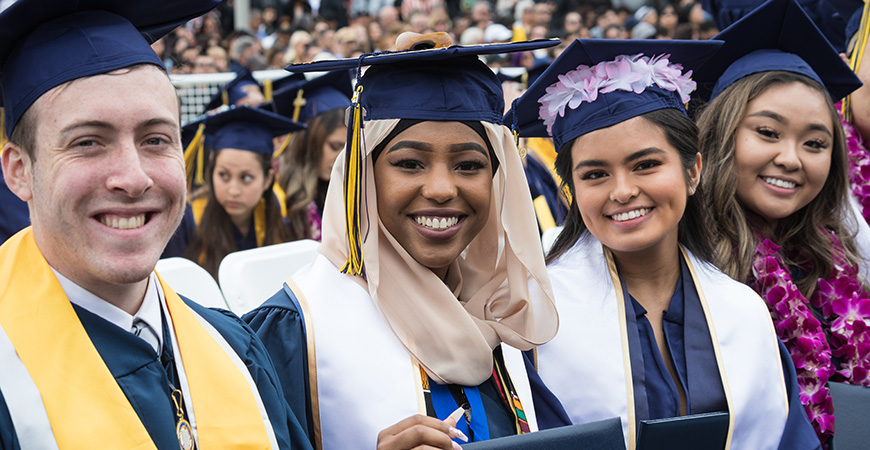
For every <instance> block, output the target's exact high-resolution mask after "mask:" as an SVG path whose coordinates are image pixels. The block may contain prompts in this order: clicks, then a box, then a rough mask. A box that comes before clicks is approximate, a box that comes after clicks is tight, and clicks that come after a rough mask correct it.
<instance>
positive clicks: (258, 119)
mask: <svg viewBox="0 0 870 450" xmlns="http://www.w3.org/2000/svg"><path fill="white" fill-rule="evenodd" d="M200 124H204V125H205V135H206V142H207V143H208V144H207V146H208V147H211V148H213V149H215V150H220V149H225V148H234V149H237V150H247V151H250V152H254V153H267V154H269V155H271V154H272V151H273V146H272V138H273V137H275V136H283V135H285V134H287V133H290V132H293V131H297V130H301V129H303V128H305V125H303V124H301V123H299V122H294V121H292V120H290V119H287V118H285V117H283V116H280V115H278V114H275V113H272V112H269V111H266V110H263V109H259V108H251V107H249V106H239V107H234V108H232V107H231V108H229V109H227V110H226V111H222V112H219V113H217V114H214V115H207V116H205V117H203V118H200V119H199V120H197V121H194V122H191V123H189V124H187V125H185V126H184V129H185V130H190V129H191V128H193V129H195V128H196V127H198V126H199V125H200Z"/></svg>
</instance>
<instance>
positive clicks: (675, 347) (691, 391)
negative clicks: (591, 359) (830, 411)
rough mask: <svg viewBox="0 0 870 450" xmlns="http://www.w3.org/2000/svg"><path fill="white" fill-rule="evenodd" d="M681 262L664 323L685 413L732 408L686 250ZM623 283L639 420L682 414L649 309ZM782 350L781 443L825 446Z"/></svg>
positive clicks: (790, 448)
mask: <svg viewBox="0 0 870 450" xmlns="http://www.w3.org/2000/svg"><path fill="white" fill-rule="evenodd" d="M680 267H681V272H680V278H679V281H678V282H677V286H676V289H675V290H674V294H673V295H672V297H671V300H670V304H669V306H668V310H667V311H666V312H665V314H664V316H663V329H664V336H665V340H666V341H667V349H668V351H669V353H670V357H671V361H672V362H673V365H674V371H675V372H676V374H677V378H678V379H679V381H680V383H681V384H682V386H683V388H684V389H685V392H686V414H700V413H705V412H715V411H727V410H728V407H727V403H726V399H725V392H724V390H723V388H722V380H721V378H720V375H719V370H718V366H717V362H716V356H715V353H714V350H713V343H712V339H711V337H710V330H709V328H708V327H707V322H706V319H705V317H704V311H703V309H702V308H701V302H700V299H699V298H698V293H697V290H696V289H695V285H694V283H693V282H692V277H691V273H690V272H689V269H688V266H687V265H686V262H685V261H684V260H683V258H682V256H681V257H680ZM622 289H623V292H624V294H625V298H626V299H627V300H626V308H625V314H626V322H627V327H628V333H629V339H628V340H629V349H630V350H629V351H630V354H631V368H632V377H633V379H634V395H635V412H636V417H637V420H638V421H640V420H646V419H659V418H666V417H676V416H679V412H680V411H679V408H680V398H679V392H678V390H677V387H676V385H675V384H674V380H673V378H672V377H671V375H670V373H669V372H668V369H667V367H666V366H665V363H664V360H663V359H662V356H661V354H660V353H659V350H658V346H657V345H656V341H655V335H654V333H653V329H652V326H651V324H650V322H649V320H648V319H647V318H646V310H644V308H643V307H642V306H641V305H640V303H638V302H637V300H635V299H634V298H633V297H632V296H631V295H630V294H629V293H628V289H627V288H626V287H625V283H622ZM779 351H780V363H781V365H782V368H783V373H784V376H785V380H786V390H787V393H788V398H789V412H788V417H787V419H786V424H785V428H784V430H783V435H782V440H781V442H780V444H779V448H780V449H783V450H786V449H788V450H798V449H820V448H821V444H819V441H818V438H817V437H816V435H815V432H814V431H813V429H812V426H811V425H810V423H809V420H807V417H806V414H805V413H804V409H803V405H801V402H800V397H799V393H798V389H797V378H796V375H795V369H794V364H793V363H792V360H791V357H790V356H789V354H788V351H787V350H786V349H785V346H784V345H783V344H782V342H779ZM771 364H775V362H774V361H771Z"/></svg>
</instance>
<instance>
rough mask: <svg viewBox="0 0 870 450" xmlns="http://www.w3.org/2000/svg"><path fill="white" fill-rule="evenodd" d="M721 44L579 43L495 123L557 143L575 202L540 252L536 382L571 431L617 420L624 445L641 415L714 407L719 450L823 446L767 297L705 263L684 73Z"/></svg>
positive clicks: (631, 441) (707, 254)
mask: <svg viewBox="0 0 870 450" xmlns="http://www.w3.org/2000/svg"><path fill="white" fill-rule="evenodd" d="M720 45H721V42H717V41H705V42H698V41H608V40H584V39H580V40H577V41H575V42H574V43H572V44H571V45H570V46H569V47H568V48H567V49H566V50H565V52H564V53H563V54H562V55H561V56H560V57H559V58H558V59H557V60H556V61H554V62H553V64H552V65H551V66H550V67H549V68H548V69H547V71H546V72H545V73H544V74H543V75H542V76H541V78H540V79H539V80H538V81H536V82H535V83H534V84H533V85H532V86H531V87H530V88H529V90H528V91H527V92H526V93H525V94H524V96H523V97H522V98H520V99H519V100H518V102H517V103H516V104H515V105H514V107H513V109H512V111H511V112H509V113H508V117H507V118H506V123H508V124H511V123H513V124H514V128H515V129H518V130H519V133H520V135H521V136H531V137H535V136H541V135H542V134H549V135H551V136H552V137H553V140H554V142H555V147H556V149H558V150H559V154H558V156H557V159H556V170H557V171H558V173H559V176H560V177H561V178H562V180H564V182H565V184H566V185H567V187H568V189H569V191H570V194H571V197H572V198H573V199H574V200H573V201H572V204H571V205H570V211H569V212H568V218H567V219H566V224H565V229H564V230H563V232H562V233H561V234H560V236H559V237H558V239H557V240H556V242H555V244H554V246H553V248H552V250H551V252H550V254H549V255H548V257H547V262H548V267H547V273H548V275H549V276H550V279H551V282H552V284H553V293H554V295H555V301H556V306H557V308H558V310H559V317H560V321H561V323H562V327H561V328H560V329H559V332H558V333H557V335H556V337H555V338H554V339H553V340H552V341H550V342H549V343H547V344H545V345H543V346H541V347H538V349H537V367H538V372H539V374H540V376H541V379H542V380H543V381H544V383H545V384H546V385H547V386H548V387H549V388H550V390H551V391H552V392H553V393H554V394H555V395H556V396H557V397H558V398H559V401H560V402H561V403H562V405H563V406H564V407H565V410H566V412H567V413H568V415H569V416H570V418H571V421H572V422H573V423H575V424H577V423H586V422H592V421H596V420H602V419H606V418H610V417H613V416H619V417H620V418H621V419H622V424H623V432H624V438H625V443H626V446H627V448H628V449H629V450H634V449H635V448H637V446H638V442H637V430H638V429H639V427H640V422H641V421H643V420H648V419H661V418H670V417H677V416H684V415H692V414H701V413H708V412H718V411H726V412H728V415H729V424H728V434H727V444H726V448H728V449H747V450H749V449H752V450H758V449H780V448H781V449H792V450H797V449H815V448H818V447H819V441H818V439H817V438H816V436H815V434H814V433H813V430H812V427H811V426H810V424H809V422H808V421H807V419H806V416H805V415H804V414H803V410H802V408H801V404H800V400H799V398H798V396H797V382H796V379H795V374H794V368H793V365H792V364H791V362H790V360H789V358H788V353H787V352H786V350H785V349H784V348H783V347H782V346H781V344H780V343H779V341H778V339H777V337H776V334H775V332H774V327H773V323H772V322H771V319H770V316H769V315H768V314H767V311H766V309H765V307H764V304H763V302H762V301H761V300H760V299H759V298H758V295H757V294H756V293H755V292H753V291H752V290H751V289H749V288H748V287H747V286H746V285H744V284H742V283H739V282H737V281H735V280H733V279H731V278H729V277H727V276H726V275H725V274H723V273H722V272H721V271H719V270H718V269H716V268H715V267H714V266H713V264H711V263H710V261H711V260H712V257H713V248H712V245H711V243H712V241H711V239H710V236H709V234H708V229H707V226H706V219H707V217H708V215H709V214H708V213H707V212H706V205H705V203H703V202H702V201H700V198H701V197H702V196H703V190H704V186H705V185H706V182H703V183H702V177H701V170H702V167H703V166H704V165H706V163H702V157H701V154H700V153H698V149H697V128H696V127H695V124H694V123H693V122H692V120H691V119H689V118H688V116H687V113H686V109H685V106H684V104H685V103H686V102H687V101H688V99H689V94H690V92H692V90H694V88H695V82H693V81H692V80H691V78H690V77H691V71H685V72H684V69H683V66H682V65H681V64H685V65H686V66H687V67H690V68H695V67H697V66H698V65H700V64H702V63H703V62H704V61H705V60H706V59H707V58H709V57H710V56H711V55H713V54H714V53H715V52H716V50H717V49H718V47H719V46H720ZM707 186H709V185H707ZM535 292H538V295H539V296H541V297H542V298H543V296H544V293H543V292H539V291H534V290H533V294H534V293H535ZM779 361H782V364H780V363H779ZM792 394H793V395H792ZM697 445H698V447H697V448H711V447H710V446H708V445H709V443H703V444H697ZM720 448H721V447H720Z"/></svg>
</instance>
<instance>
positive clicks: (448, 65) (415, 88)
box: [287, 39, 559, 123]
mask: <svg viewBox="0 0 870 450" xmlns="http://www.w3.org/2000/svg"><path fill="white" fill-rule="evenodd" d="M558 43H559V40H558V39H541V40H537V41H527V42H514V43H507V44H483V45H474V46H456V45H455V46H451V47H446V48H434V49H425V50H401V51H390V52H380V53H374V54H364V55H362V56H360V57H359V58H349V59H339V60H329V61H315V62H313V63H306V64H297V65H291V66H288V67H287V70H289V71H291V72H315V71H330V70H341V69H358V68H361V67H366V66H368V67H369V68H368V69H367V70H366V72H365V74H364V75H362V78H360V80H359V81H360V84H361V85H362V86H363V87H364V89H362V92H361V94H360V100H359V101H360V105H361V106H362V108H363V109H364V111H365V120H375V119H419V120H475V121H484V122H490V123H500V122H501V115H502V112H503V111H504V98H503V96H502V91H501V83H500V82H499V80H498V78H497V77H496V76H495V74H494V73H493V72H492V70H491V69H489V68H488V67H487V66H486V64H484V63H483V62H481V61H480V60H479V58H478V56H479V55H487V54H501V53H511V52H518V51H526V50H534V49H538V48H547V47H552V46H554V45H557V44H558ZM357 89H358V90H359V89H360V88H359V87H358V88H357Z"/></svg>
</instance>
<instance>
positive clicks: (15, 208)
mask: <svg viewBox="0 0 870 450" xmlns="http://www.w3.org/2000/svg"><path fill="white" fill-rule="evenodd" d="M28 225H30V211H29V210H28V209H27V203H26V202H23V201H21V199H20V198H18V197H17V196H16V195H15V194H13V193H12V191H10V190H9V186H6V180H5V179H4V178H3V171H0V244H2V243H3V242H5V241H6V239H9V238H10V237H11V236H12V235H13V234H15V233H17V232H19V231H21V230H23V229H24V228H25V227H27V226H28Z"/></svg>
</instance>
